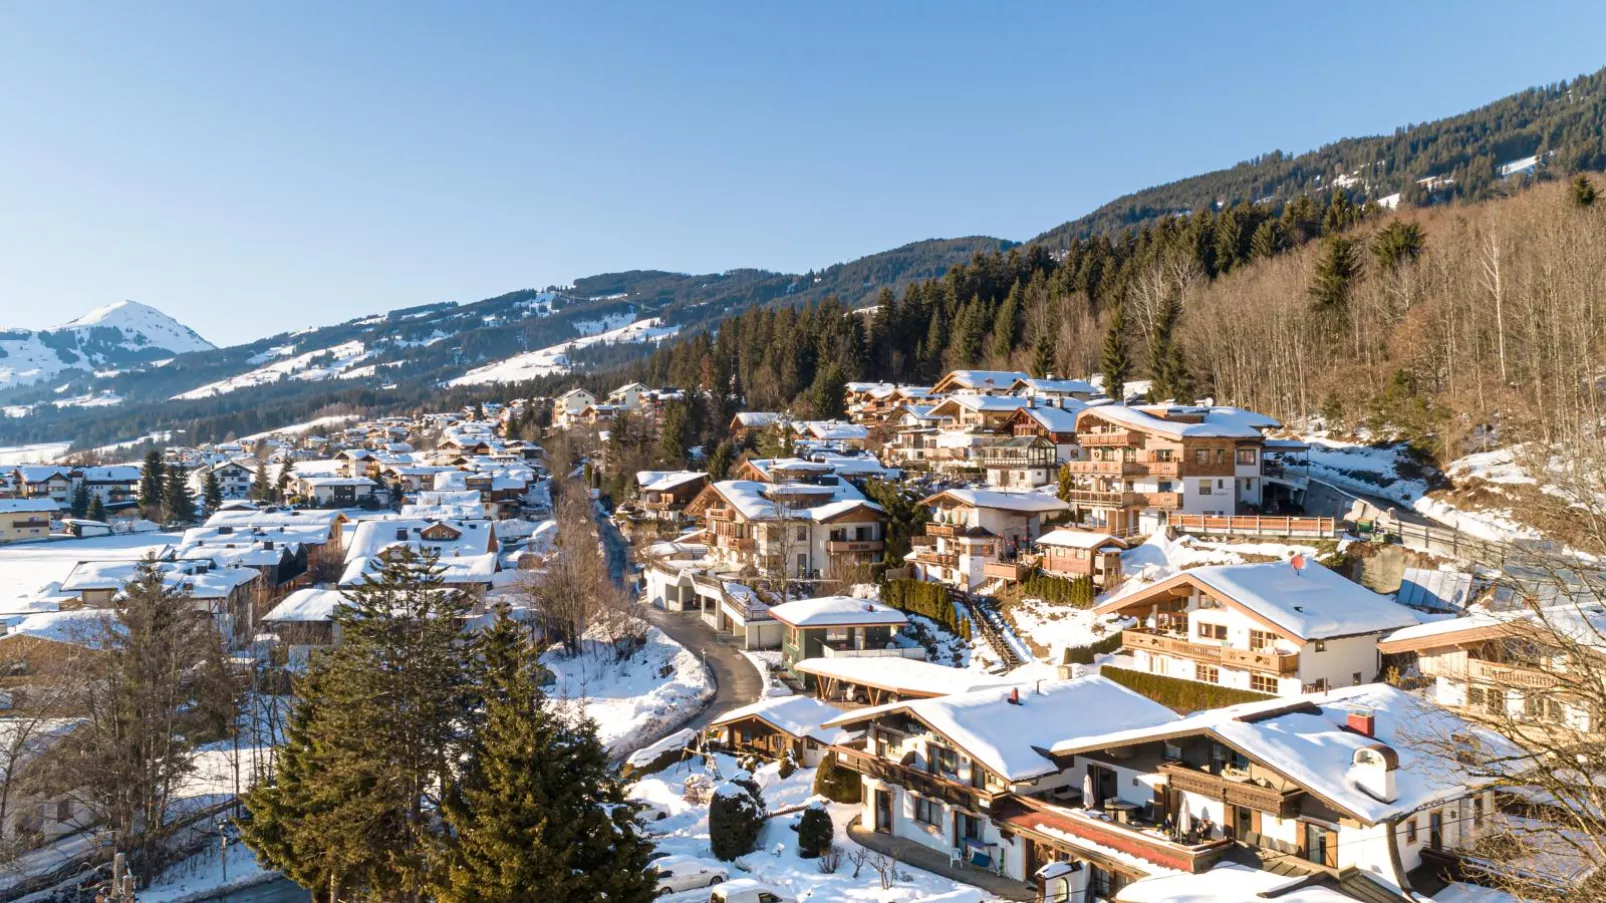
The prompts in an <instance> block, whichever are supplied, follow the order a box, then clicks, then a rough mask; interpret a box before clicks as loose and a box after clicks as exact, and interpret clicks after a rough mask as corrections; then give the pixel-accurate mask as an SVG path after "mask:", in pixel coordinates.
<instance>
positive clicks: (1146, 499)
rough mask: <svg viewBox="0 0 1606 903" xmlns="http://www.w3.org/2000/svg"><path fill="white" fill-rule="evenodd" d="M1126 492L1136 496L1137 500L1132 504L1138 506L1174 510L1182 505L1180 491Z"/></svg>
mask: <svg viewBox="0 0 1606 903" xmlns="http://www.w3.org/2000/svg"><path fill="white" fill-rule="evenodd" d="M1128 494H1129V495H1134V496H1136V497H1137V501H1136V502H1135V503H1134V504H1135V505H1136V506H1137V507H1140V508H1154V509H1157V510H1160V511H1175V510H1177V509H1178V508H1181V507H1182V493H1180V492H1133V493H1128Z"/></svg>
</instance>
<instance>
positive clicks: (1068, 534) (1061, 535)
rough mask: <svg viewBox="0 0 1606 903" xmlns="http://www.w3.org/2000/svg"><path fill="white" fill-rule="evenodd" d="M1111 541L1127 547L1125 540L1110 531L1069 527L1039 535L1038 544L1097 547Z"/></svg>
mask: <svg viewBox="0 0 1606 903" xmlns="http://www.w3.org/2000/svg"><path fill="white" fill-rule="evenodd" d="M1110 543H1114V544H1115V545H1118V546H1121V547H1122V548H1125V547H1126V543H1125V542H1124V541H1122V540H1121V539H1120V538H1118V537H1115V536H1112V535H1110V534H1108V533H1094V532H1091V531H1089V530H1075V529H1071V528H1069V527H1061V528H1059V529H1058V530H1051V531H1049V532H1047V533H1044V534H1043V535H1042V536H1039V537H1037V544H1038V545H1040V546H1060V547H1062V548H1067V549H1096V548H1098V547H1099V546H1102V545H1108V544H1110Z"/></svg>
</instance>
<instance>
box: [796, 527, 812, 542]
mask: <svg viewBox="0 0 1606 903" xmlns="http://www.w3.org/2000/svg"><path fill="white" fill-rule="evenodd" d="M792 536H793V538H794V539H796V540H797V541H798V542H802V541H804V540H805V539H808V538H809V528H808V527H798V528H797V530H796V532H794V533H793V534H792Z"/></svg>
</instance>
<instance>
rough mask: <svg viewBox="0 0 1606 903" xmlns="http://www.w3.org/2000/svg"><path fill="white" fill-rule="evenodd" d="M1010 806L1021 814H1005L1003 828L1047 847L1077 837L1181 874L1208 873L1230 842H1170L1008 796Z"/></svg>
mask: <svg viewBox="0 0 1606 903" xmlns="http://www.w3.org/2000/svg"><path fill="white" fill-rule="evenodd" d="M1014 803H1018V804H1020V805H1021V806H1022V807H1024V811H1017V812H1015V813H1011V814H1007V815H1005V816H1004V817H1003V818H1002V819H1001V821H1002V822H1003V824H1004V825H1005V826H1006V827H1011V828H1018V829H1021V830H1024V831H1028V832H1032V833H1035V834H1038V835H1040V836H1042V837H1043V838H1044V839H1045V840H1047V841H1048V842H1049V843H1050V844H1052V843H1055V842H1061V843H1063V842H1064V841H1065V840H1074V839H1075V838H1080V839H1082V840H1084V841H1091V842H1092V843H1095V844H1098V845H1099V846H1101V847H1105V848H1108V849H1112V850H1117V851H1119V852H1121V853H1125V854H1127V855H1129V856H1135V857H1137V858H1139V859H1142V860H1144V861H1146V862H1152V863H1154V864H1155V865H1159V866H1164V867H1165V868H1170V869H1175V870H1177V871H1182V872H1192V873H1198V872H1203V871H1206V870H1208V869H1209V868H1210V867H1211V866H1212V865H1214V864H1215V863H1216V862H1217V861H1219V860H1220V859H1221V857H1222V856H1224V855H1226V853H1227V851H1228V850H1229V849H1231V847H1232V843H1233V842H1232V840H1230V839H1228V838H1225V837H1223V838H1219V839H1217V840H1207V841H1203V842H1201V843H1187V842H1185V841H1182V840H1172V839H1171V838H1170V837H1167V836H1166V835H1165V834H1163V833H1161V832H1160V831H1158V830H1157V829H1154V828H1147V829H1145V828H1142V827H1139V826H1136V825H1123V824H1121V823H1120V822H1117V821H1112V820H1108V819H1102V818H1098V817H1096V816H1093V815H1090V814H1088V813H1087V812H1085V811H1082V810H1079V809H1067V808H1065V807H1063V806H1057V805H1054V804H1053V803H1050V802H1048V801H1046V800H1041V799H1038V798H1036V797H1029V796H1015V797H1011V798H1010V801H1009V803H1006V804H1004V808H1008V807H1009V806H1010V805H1011V804H1014ZM1067 835H1069V836H1068V837H1067Z"/></svg>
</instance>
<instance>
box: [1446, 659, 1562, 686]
mask: <svg viewBox="0 0 1606 903" xmlns="http://www.w3.org/2000/svg"><path fill="white" fill-rule="evenodd" d="M1467 677H1468V678H1469V679H1471V680H1479V681H1483V682H1485V683H1492V684H1500V685H1501V686H1506V687H1521V688H1523V689H1528V690H1548V689H1550V688H1551V687H1554V686H1556V684H1557V683H1558V680H1557V679H1556V676H1555V675H1553V674H1549V673H1546V672H1544V671H1541V670H1539V669H1538V668H1526V667H1523V666H1521V665H1502V664H1499V663H1497V662H1486V661H1484V660H1482V659H1477V658H1469V659H1467Z"/></svg>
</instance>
